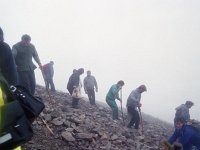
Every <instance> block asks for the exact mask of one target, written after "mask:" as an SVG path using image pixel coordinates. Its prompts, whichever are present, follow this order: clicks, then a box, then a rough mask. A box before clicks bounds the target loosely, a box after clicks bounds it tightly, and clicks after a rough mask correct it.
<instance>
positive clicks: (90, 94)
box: [87, 88, 95, 105]
mask: <svg viewBox="0 0 200 150" xmlns="http://www.w3.org/2000/svg"><path fill="white" fill-rule="evenodd" d="M87 95H88V99H89V101H90V104H91V105H95V92H94V88H92V89H87Z"/></svg>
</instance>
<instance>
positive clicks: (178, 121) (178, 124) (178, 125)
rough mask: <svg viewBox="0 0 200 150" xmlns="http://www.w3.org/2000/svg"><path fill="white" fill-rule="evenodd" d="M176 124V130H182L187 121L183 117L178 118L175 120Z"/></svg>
mask: <svg viewBox="0 0 200 150" xmlns="http://www.w3.org/2000/svg"><path fill="white" fill-rule="evenodd" d="M174 123H175V128H176V129H181V128H182V127H183V125H184V123H185V120H184V118H182V117H177V118H175V120H174Z"/></svg>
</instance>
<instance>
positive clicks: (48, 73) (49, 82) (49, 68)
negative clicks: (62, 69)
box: [42, 61, 56, 92]
mask: <svg viewBox="0 0 200 150" xmlns="http://www.w3.org/2000/svg"><path fill="white" fill-rule="evenodd" d="M53 65H54V62H53V61H50V62H49V63H48V64H45V65H43V66H42V71H43V74H44V79H45V82H46V89H47V90H49V86H51V91H52V92H55V91H56V90H55V85H54V82H53V75H54V69H53Z"/></svg>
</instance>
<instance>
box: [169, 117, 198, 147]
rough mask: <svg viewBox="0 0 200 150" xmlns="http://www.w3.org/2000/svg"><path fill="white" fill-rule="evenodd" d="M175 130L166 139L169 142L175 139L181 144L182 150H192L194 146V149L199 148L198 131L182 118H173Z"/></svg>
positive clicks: (171, 142)
mask: <svg viewBox="0 0 200 150" xmlns="http://www.w3.org/2000/svg"><path fill="white" fill-rule="evenodd" d="M175 127H176V129H175V131H174V133H173V134H172V136H171V137H170V138H169V139H168V142H169V143H170V144H173V143H174V142H175V141H176V140H178V142H179V143H180V144H182V146H183V150H192V147H193V146H195V147H196V150H200V132H199V131H197V129H195V128H194V127H192V126H190V125H187V124H186V123H185V120H184V118H176V119H175Z"/></svg>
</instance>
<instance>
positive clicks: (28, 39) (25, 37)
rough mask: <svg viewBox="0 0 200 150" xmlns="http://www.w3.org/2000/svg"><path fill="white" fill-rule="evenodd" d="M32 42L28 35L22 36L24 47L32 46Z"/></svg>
mask: <svg viewBox="0 0 200 150" xmlns="http://www.w3.org/2000/svg"><path fill="white" fill-rule="evenodd" d="M30 42H31V37H30V35H28V34H24V35H22V37H21V43H22V44H23V45H26V46H27V45H29V44H30Z"/></svg>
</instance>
